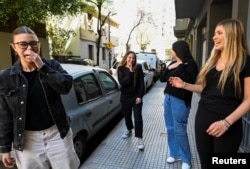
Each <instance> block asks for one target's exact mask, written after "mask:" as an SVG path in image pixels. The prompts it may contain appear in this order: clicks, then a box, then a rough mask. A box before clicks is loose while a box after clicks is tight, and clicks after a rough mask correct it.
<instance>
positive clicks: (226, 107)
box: [199, 57, 250, 115]
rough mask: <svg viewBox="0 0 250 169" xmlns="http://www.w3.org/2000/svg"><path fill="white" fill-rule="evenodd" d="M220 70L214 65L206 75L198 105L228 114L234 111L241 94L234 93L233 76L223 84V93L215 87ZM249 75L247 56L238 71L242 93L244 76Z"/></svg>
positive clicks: (249, 59)
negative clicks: (244, 63) (243, 65)
mask: <svg viewBox="0 0 250 169" xmlns="http://www.w3.org/2000/svg"><path fill="white" fill-rule="evenodd" d="M221 73H222V71H218V70H216V68H215V67H214V68H213V69H211V70H210V71H209V72H208V74H207V76H206V86H205V88H204V90H203V91H202V92H201V99H200V103H199V104H200V105H202V107H203V108H205V109H207V110H209V111H211V112H216V113H222V114H225V115H228V114H230V113H232V111H234V110H235V109H236V108H237V107H238V106H239V104H240V103H241V102H242V99H243V94H242V96H237V95H236V94H235V87H234V84H233V77H232V76H231V77H229V78H228V79H227V82H226V84H225V88H224V93H223V94H222V93H221V90H220V89H219V88H218V87H217V84H218V82H219V78H220V75H221ZM249 76H250V57H247V61H246V65H245V67H244V69H243V70H242V72H241V73H240V81H241V86H242V87H241V88H242V93H243V92H244V88H243V85H244V78H245V77H249Z"/></svg>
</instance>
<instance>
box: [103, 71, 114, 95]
mask: <svg viewBox="0 0 250 169" xmlns="http://www.w3.org/2000/svg"><path fill="white" fill-rule="evenodd" d="M99 76H100V80H101V83H102V86H103V88H104V90H105V93H109V92H113V91H117V90H118V86H117V83H116V82H115V80H114V79H113V78H112V77H111V76H110V75H109V74H108V73H106V72H99Z"/></svg>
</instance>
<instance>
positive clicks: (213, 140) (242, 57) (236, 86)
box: [169, 19, 250, 169]
mask: <svg viewBox="0 0 250 169" xmlns="http://www.w3.org/2000/svg"><path fill="white" fill-rule="evenodd" d="M213 41H214V48H213V50H212V52H211V56H210V57H209V59H208V61H207V62H206V64H205V65H204V67H203V68H202V70H201V71H200V73H199V75H198V80H197V83H196V84H190V83H187V82H184V81H182V80H181V79H180V78H178V77H171V78H170V79H169V82H170V84H171V85H172V86H174V87H178V88H183V89H186V90H189V91H193V92H197V93H200V94H201V99H200V101H199V106H198V110H197V114H196V119H195V134H196V144H197V150H198V153H199V157H200V160H201V167H202V169H207V168H208V166H209V163H208V161H207V159H208V153H221V152H234V153H236V152H237V151H238V148H239V146H240V143H241V140H242V121H241V118H242V116H244V115H245V114H246V113H248V112H249V110H250V57H249V51H248V47H247V42H246V34H245V30H244V26H243V24H242V22H241V21H240V20H237V19H226V20H223V21H221V22H220V23H218V25H217V26H216V28H215V32H214V36H213Z"/></svg>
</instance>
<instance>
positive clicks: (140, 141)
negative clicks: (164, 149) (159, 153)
mask: <svg viewBox="0 0 250 169" xmlns="http://www.w3.org/2000/svg"><path fill="white" fill-rule="evenodd" d="M144 147H145V146H144V143H143V140H142V139H141V138H139V139H138V149H139V150H143V149H144Z"/></svg>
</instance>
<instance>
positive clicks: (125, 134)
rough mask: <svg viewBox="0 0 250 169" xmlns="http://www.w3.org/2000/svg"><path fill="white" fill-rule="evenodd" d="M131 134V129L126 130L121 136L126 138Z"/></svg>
mask: <svg viewBox="0 0 250 169" xmlns="http://www.w3.org/2000/svg"><path fill="white" fill-rule="evenodd" d="M131 135H132V131H131V130H127V131H126V132H125V133H124V134H123V135H122V138H123V139H126V138H128V137H130V136H131Z"/></svg>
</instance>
